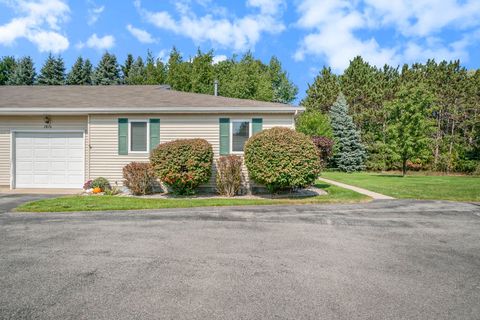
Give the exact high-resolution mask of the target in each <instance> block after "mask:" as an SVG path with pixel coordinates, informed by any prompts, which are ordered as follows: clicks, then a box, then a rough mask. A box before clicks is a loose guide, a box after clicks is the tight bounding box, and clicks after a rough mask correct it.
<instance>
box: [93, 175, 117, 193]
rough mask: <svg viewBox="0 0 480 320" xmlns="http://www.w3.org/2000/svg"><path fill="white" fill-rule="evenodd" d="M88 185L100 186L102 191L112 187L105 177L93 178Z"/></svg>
mask: <svg viewBox="0 0 480 320" xmlns="http://www.w3.org/2000/svg"><path fill="white" fill-rule="evenodd" d="M90 187H91V188H100V189H101V190H102V191H105V190H110V189H112V186H110V182H108V180H107V179H105V178H104V177H98V178H95V179H94V180H93V181H92V183H91V186H90Z"/></svg>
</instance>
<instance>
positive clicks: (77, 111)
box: [0, 106, 305, 115]
mask: <svg viewBox="0 0 480 320" xmlns="http://www.w3.org/2000/svg"><path fill="white" fill-rule="evenodd" d="M303 111H305V109H304V108H303V107H294V106H286V107H282V108H278V107H233V106H232V107H227V108H225V107H221V108H219V107H209V108H198V107H161V108H159V107H152V108H116V109H114V108H91V109H85V108H38V107H29V108H0V114H1V115H46V114H48V115H88V114H126V113H130V114H144V113H154V114H161V113H194V114H203V113H256V114H259V113H283V114H295V113H298V112H303Z"/></svg>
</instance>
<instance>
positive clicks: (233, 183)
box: [216, 155, 242, 197]
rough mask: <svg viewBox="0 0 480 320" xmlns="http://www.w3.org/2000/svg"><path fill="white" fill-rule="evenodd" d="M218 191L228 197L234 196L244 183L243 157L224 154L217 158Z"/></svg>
mask: <svg viewBox="0 0 480 320" xmlns="http://www.w3.org/2000/svg"><path fill="white" fill-rule="evenodd" d="M216 162H217V175H216V183H217V192H218V193H219V194H221V195H224V196H227V197H233V196H234V195H236V194H237V193H238V191H239V190H240V186H241V184H242V158H241V157H239V156H234V155H230V156H224V157H220V158H218V159H217V161H216Z"/></svg>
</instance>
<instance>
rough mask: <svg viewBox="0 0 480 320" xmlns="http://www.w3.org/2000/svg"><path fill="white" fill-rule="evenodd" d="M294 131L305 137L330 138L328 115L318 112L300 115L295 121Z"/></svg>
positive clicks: (307, 112)
mask: <svg viewBox="0 0 480 320" xmlns="http://www.w3.org/2000/svg"><path fill="white" fill-rule="evenodd" d="M295 129H296V130H297V131H298V132H301V133H304V134H306V135H307V136H310V137H313V136H322V137H327V138H330V139H331V138H332V137H333V134H332V125H331V123H330V117H329V116H328V114H325V113H321V112H319V111H306V112H303V113H301V114H300V115H299V116H298V117H297V119H296V121H295Z"/></svg>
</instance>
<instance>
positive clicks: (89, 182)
mask: <svg viewBox="0 0 480 320" xmlns="http://www.w3.org/2000/svg"><path fill="white" fill-rule="evenodd" d="M92 182H93V180H87V181H85V183H84V184H83V190H88V189H92Z"/></svg>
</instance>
